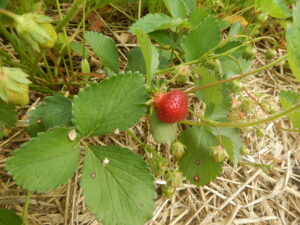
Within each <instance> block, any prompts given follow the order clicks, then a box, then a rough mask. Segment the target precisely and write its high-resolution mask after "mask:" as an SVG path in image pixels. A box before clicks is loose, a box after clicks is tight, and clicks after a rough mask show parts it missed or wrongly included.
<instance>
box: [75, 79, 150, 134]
mask: <svg viewBox="0 0 300 225" xmlns="http://www.w3.org/2000/svg"><path fill="white" fill-rule="evenodd" d="M145 103H146V91H145V85H144V78H143V77H142V76H141V75H139V74H132V73H128V74H121V75H118V76H113V77H111V78H109V79H107V80H104V81H103V82H102V83H100V84H92V85H91V86H88V87H86V88H84V89H82V90H81V91H80V92H79V94H78V96H77V97H76V98H75V99H74V104H73V123H74V125H75V127H76V128H77V130H79V131H80V133H81V134H82V135H83V136H88V135H90V136H95V135H103V134H109V133H113V132H114V131H115V130H116V129H118V130H119V131H125V130H127V129H128V128H130V127H132V126H134V125H135V124H136V123H137V122H138V121H139V119H140V118H141V117H142V116H143V115H144V113H145V111H146V107H145V106H144V105H143V104H145Z"/></svg>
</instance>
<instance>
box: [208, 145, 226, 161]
mask: <svg viewBox="0 0 300 225" xmlns="http://www.w3.org/2000/svg"><path fill="white" fill-rule="evenodd" d="M211 150H212V158H213V160H214V161H215V162H223V161H224V160H225V159H226V158H227V157H228V154H227V152H226V150H225V149H224V148H222V146H220V145H218V146H215V147H212V148H211Z"/></svg>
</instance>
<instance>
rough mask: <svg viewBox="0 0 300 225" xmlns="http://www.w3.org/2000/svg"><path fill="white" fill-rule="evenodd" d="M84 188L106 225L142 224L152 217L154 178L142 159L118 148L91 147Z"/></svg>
mask: <svg viewBox="0 0 300 225" xmlns="http://www.w3.org/2000/svg"><path fill="white" fill-rule="evenodd" d="M85 157H86V158H85V162H84V167H83V176H82V181H81V186H82V189H83V196H84V198H85V201H86V204H87V205H88V207H89V208H90V210H91V211H92V212H93V213H94V214H95V215H96V217H97V219H98V220H100V221H101V222H102V223H103V224H104V225H119V224H120V225H121V224H122V225H140V224H144V222H145V221H146V220H148V219H150V218H151V217H152V211H153V209H154V199H155V198H156V193H155V184H154V177H153V176H152V174H151V173H150V170H149V169H148V167H147V165H146V163H145V161H144V160H143V159H142V158H141V156H139V155H137V154H135V153H133V152H132V151H130V150H129V149H127V148H120V147H117V146H90V149H88V150H87V152H86V156H85Z"/></svg>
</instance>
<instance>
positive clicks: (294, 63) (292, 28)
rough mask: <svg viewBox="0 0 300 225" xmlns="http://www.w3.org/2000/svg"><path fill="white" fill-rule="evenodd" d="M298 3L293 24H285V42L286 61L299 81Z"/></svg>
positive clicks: (299, 6)
mask: <svg viewBox="0 0 300 225" xmlns="http://www.w3.org/2000/svg"><path fill="white" fill-rule="evenodd" d="M299 37H300V2H298V4H297V5H296V7H295V8H294V13H293V24H287V28H286V40H287V50H288V60H289V65H290V67H291V70H292V72H293V74H294V76H295V77H296V79H297V80H299V81H300V43H299Z"/></svg>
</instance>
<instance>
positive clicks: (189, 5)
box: [163, 0, 196, 19]
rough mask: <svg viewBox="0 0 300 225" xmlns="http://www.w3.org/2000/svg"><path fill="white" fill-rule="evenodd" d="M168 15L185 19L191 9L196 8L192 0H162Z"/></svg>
mask: <svg viewBox="0 0 300 225" xmlns="http://www.w3.org/2000/svg"><path fill="white" fill-rule="evenodd" d="M163 2H164V3H165V6H166V7H167V9H168V11H169V13H170V14H171V15H172V16H173V17H175V18H176V17H180V18H183V19H184V18H186V17H187V16H188V15H189V14H190V12H191V10H192V9H194V8H195V7H196V2H195V1H194V0H163Z"/></svg>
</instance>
